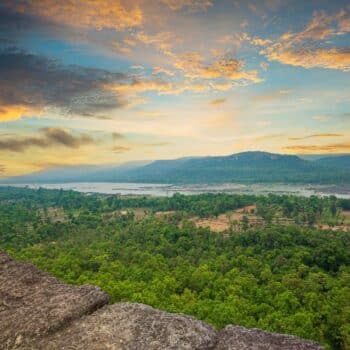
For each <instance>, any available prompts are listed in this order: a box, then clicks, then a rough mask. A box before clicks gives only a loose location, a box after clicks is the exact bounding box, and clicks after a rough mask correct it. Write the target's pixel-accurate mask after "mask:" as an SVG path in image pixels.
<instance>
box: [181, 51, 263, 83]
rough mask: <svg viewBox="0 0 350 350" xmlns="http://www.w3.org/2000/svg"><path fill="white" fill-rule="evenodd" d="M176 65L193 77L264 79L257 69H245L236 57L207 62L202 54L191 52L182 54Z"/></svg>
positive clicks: (254, 81)
mask: <svg viewBox="0 0 350 350" xmlns="http://www.w3.org/2000/svg"><path fill="white" fill-rule="evenodd" d="M174 66H175V67H176V68H177V69H179V70H181V71H182V72H183V74H184V76H185V77H187V78H191V79H224V80H233V81H235V80H245V81H248V82H253V83H259V82H261V81H262V79H261V78H259V76H258V72H257V71H256V70H248V71H245V70H244V69H243V68H244V64H243V62H242V61H239V60H237V59H234V58H221V59H218V60H216V61H215V62H213V63H209V64H206V63H205V61H204V57H203V56H202V55H200V54H198V53H195V52H190V53H186V54H184V55H182V56H180V57H179V58H178V59H177V61H176V62H175V64H174Z"/></svg>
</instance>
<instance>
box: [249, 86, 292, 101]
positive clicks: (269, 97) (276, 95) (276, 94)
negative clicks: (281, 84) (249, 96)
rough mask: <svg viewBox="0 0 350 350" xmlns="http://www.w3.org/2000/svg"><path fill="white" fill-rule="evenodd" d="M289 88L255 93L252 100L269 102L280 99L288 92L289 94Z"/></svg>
mask: <svg viewBox="0 0 350 350" xmlns="http://www.w3.org/2000/svg"><path fill="white" fill-rule="evenodd" d="M290 92H291V90H289V89H279V90H276V91H273V92H270V93H265V94H260V95H256V96H255V97H254V101H256V102H271V101H275V100H280V99H282V98H285V97H286V96H287V95H288V94H290Z"/></svg>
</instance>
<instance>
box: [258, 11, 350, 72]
mask: <svg viewBox="0 0 350 350" xmlns="http://www.w3.org/2000/svg"><path fill="white" fill-rule="evenodd" d="M349 31H350V14H349V12H346V11H340V12H339V13H337V14H336V15H333V16H328V15H326V14H325V13H324V12H317V13H315V14H314V15H313V17H312V19H311V21H310V22H309V23H308V24H307V25H306V26H305V28H304V30H302V31H300V32H296V33H292V32H287V33H284V34H283V35H281V37H280V39H279V40H278V41H276V42H274V43H273V44H271V45H268V46H267V47H266V48H265V49H264V50H262V51H261V52H260V53H261V54H263V55H265V56H266V57H267V59H268V60H269V61H277V62H280V63H283V64H287V65H291V66H296V67H303V68H327V69H338V70H343V71H349V70H350V48H349V47H344V48H322V49H315V48H314V45H311V44H310V43H311V42H317V41H322V40H325V39H328V38H330V37H332V36H334V35H341V34H344V33H346V32H349Z"/></svg>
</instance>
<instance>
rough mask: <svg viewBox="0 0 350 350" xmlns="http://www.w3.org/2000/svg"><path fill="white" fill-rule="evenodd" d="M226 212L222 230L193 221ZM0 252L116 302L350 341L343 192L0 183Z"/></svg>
mask: <svg viewBox="0 0 350 350" xmlns="http://www.w3.org/2000/svg"><path fill="white" fill-rule="evenodd" d="M232 213H233V214H237V215H236V216H234V217H235V218H236V219H234V220H232V221H229V224H228V226H227V228H226V229H225V230H223V231H222V232H214V231H212V230H211V229H210V228H209V227H205V226H201V225H199V224H198V223H199V222H202V221H200V220H202V219H203V218H212V219H213V220H215V218H218V217H220V215H231V214H232ZM238 213H239V216H238ZM253 218H254V220H253ZM0 249H3V250H5V251H7V252H8V253H9V254H11V255H12V256H14V257H16V258H18V259H22V260H25V261H30V262H32V263H34V264H35V265H36V266H38V267H39V268H41V269H42V270H44V271H47V272H49V273H51V274H53V275H54V276H56V277H57V278H59V279H60V280H63V281H65V282H67V283H71V284H84V283H91V284H94V285H98V286H100V287H101V288H102V289H103V290H104V291H105V292H107V293H108V294H109V295H110V296H111V302H112V303H114V302H118V301H130V302H140V303H145V304H149V305H152V306H154V307H157V308H159V309H162V310H166V311H169V312H181V313H185V314H189V315H193V316H195V317H196V318H198V319H201V320H204V321H206V322H209V323H211V324H213V325H215V326H216V327H218V328H222V327H224V326H225V325H227V324H237V325H241V326H245V327H256V328H261V329H265V330H269V331H274V332H280V333H288V334H294V335H298V336H301V337H303V338H306V339H313V340H316V341H318V342H320V343H321V344H322V345H323V346H324V347H325V348H326V349H337V350H338V349H339V350H347V349H350V200H349V199H339V198H336V197H334V196H330V197H323V198H320V197H316V196H312V197H308V198H307V197H296V196H290V195H284V196H277V195H269V196H254V195H236V194H234V195H230V194H222V193H219V194H201V195H193V196H185V195H181V194H175V195H174V196H172V197H162V198H157V197H147V196H119V195H102V194H82V193H78V192H74V191H63V190H45V189H42V188H40V189H38V190H34V189H29V188H17V187H0Z"/></svg>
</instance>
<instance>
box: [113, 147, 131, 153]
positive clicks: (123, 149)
mask: <svg viewBox="0 0 350 350" xmlns="http://www.w3.org/2000/svg"><path fill="white" fill-rule="evenodd" d="M130 150H131V147H128V146H120V145H117V146H113V147H112V148H111V151H112V152H113V153H124V152H128V151H130Z"/></svg>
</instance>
